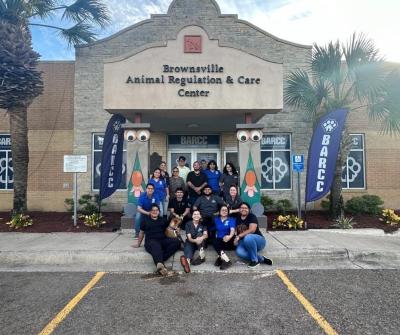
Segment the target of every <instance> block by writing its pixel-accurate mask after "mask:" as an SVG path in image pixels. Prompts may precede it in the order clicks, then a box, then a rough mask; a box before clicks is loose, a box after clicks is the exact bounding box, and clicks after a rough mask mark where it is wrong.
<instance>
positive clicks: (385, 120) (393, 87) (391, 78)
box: [369, 70, 400, 135]
mask: <svg viewBox="0 0 400 335" xmlns="http://www.w3.org/2000/svg"><path fill="white" fill-rule="evenodd" d="M369 116H370V117H371V119H374V120H380V121H381V123H382V128H381V131H382V132H383V133H386V134H391V135H393V134H394V133H397V134H400V72H399V71H398V70H394V71H392V72H390V73H389V74H388V75H387V76H386V78H385V90H384V91H383V92H382V94H381V95H380V97H378V98H377V99H376V100H375V101H374V103H373V104H372V105H371V106H370V108H369Z"/></svg>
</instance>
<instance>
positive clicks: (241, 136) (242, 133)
mask: <svg viewBox="0 0 400 335" xmlns="http://www.w3.org/2000/svg"><path fill="white" fill-rule="evenodd" d="M236 138H237V139H238V140H239V141H240V142H246V141H248V139H249V138H250V134H249V132H248V131H247V130H239V131H238V132H237V134H236Z"/></svg>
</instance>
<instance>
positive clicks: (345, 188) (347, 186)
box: [342, 133, 367, 191]
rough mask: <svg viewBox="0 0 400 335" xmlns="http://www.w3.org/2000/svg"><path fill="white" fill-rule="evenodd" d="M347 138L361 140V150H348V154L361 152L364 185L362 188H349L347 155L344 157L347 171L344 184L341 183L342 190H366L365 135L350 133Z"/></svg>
mask: <svg viewBox="0 0 400 335" xmlns="http://www.w3.org/2000/svg"><path fill="white" fill-rule="evenodd" d="M349 136H361V138H362V149H350V150H349V154H350V152H352V151H357V152H362V157H363V162H362V163H363V164H362V171H363V185H364V187H349V184H350V182H349V178H348V176H349V170H348V159H349V155H347V157H346V169H347V171H346V178H347V180H346V181H345V182H343V181H342V189H343V190H346V191H347V190H349V191H352V190H366V189H367V186H366V174H365V163H366V159H365V134H364V133H351V134H349ZM344 183H346V186H343V184H344Z"/></svg>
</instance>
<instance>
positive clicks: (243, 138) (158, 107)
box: [0, 0, 400, 211]
mask: <svg viewBox="0 0 400 335" xmlns="http://www.w3.org/2000/svg"><path fill="white" fill-rule="evenodd" d="M310 57H311V46H305V45H299V44H296V43H292V42H288V41H284V40H282V39H279V38H277V37H275V36H272V35H270V34H268V33H267V32H265V31H263V30H262V29H260V28H257V27H255V26H254V25H252V24H251V23H249V22H246V21H243V20H240V19H238V17H237V15H225V14H221V12H220V9H219V7H218V5H217V3H216V2H215V1H214V0H202V1H199V0H174V1H172V3H171V5H170V7H169V9H168V12H167V13H166V14H163V15H152V16H151V18H150V19H149V20H145V21H142V22H139V23H137V24H135V25H133V26H131V27H129V28H126V29H124V30H122V31H121V32H119V33H117V34H115V35H113V36H110V37H108V38H106V39H103V40H100V41H97V42H95V43H93V44H90V45H85V46H80V47H78V48H77V49H76V60H75V62H42V63H41V64H40V66H41V69H42V70H43V73H44V81H45V92H44V94H43V95H42V96H41V97H39V98H38V99H36V101H35V102H34V104H33V105H32V107H31V108H30V110H29V129H30V130H29V134H28V138H29V146H30V152H31V159H30V163H29V164H30V165H29V186H28V206H29V208H30V209H31V210H55V211H62V210H65V207H64V204H63V202H64V199H65V198H70V197H72V176H71V175H70V174H67V173H63V156H64V155H66V154H77V155H86V156H87V157H88V172H87V173H81V174H79V176H78V185H79V194H86V193H95V192H97V191H98V189H99V183H100V181H99V177H100V164H101V149H102V145H103V140H104V131H105V128H106V125H107V122H108V121H109V119H110V117H111V115H112V114H120V115H123V116H125V117H126V119H127V122H128V124H129V125H130V126H131V127H132V129H134V130H135V136H136V137H140V136H139V134H140V132H141V131H145V130H146V131H149V138H147V139H146V141H144V142H145V143H144V142H143V143H142V144H141V146H140V148H141V149H138V148H139V147H138V143H139V142H138V141H136V142H135V143H136V144H134V143H132V144H130V143H129V141H125V142H126V143H125V149H124V168H123V172H124V176H125V178H124V180H123V182H122V183H121V185H120V189H119V190H118V191H117V192H115V193H114V194H113V195H112V196H111V197H110V198H109V199H107V203H108V206H107V208H108V209H109V210H121V208H122V207H123V205H124V204H125V203H126V202H127V197H128V195H127V193H129V192H130V191H131V190H130V189H129V181H130V176H131V173H132V168H133V165H134V157H133V156H134V153H135V152H139V153H141V155H142V156H141V166H142V170H143V172H144V176H145V179H146V177H147V175H148V173H149V172H150V171H151V170H152V169H153V168H154V167H156V166H157V165H158V164H159V162H160V161H161V160H165V161H166V162H167V165H168V168H169V170H171V168H172V167H173V166H175V165H176V160H177V158H178V157H179V156H180V155H184V156H185V157H186V158H187V163H188V164H189V165H190V166H191V163H192V162H193V161H195V160H201V159H206V160H210V159H215V160H216V161H217V163H218V166H219V167H220V169H222V167H223V166H224V164H225V163H226V162H228V161H231V162H233V163H234V164H235V165H237V166H238V167H240V172H243V171H245V169H246V166H247V164H248V160H249V155H250V154H251V156H252V160H253V163H254V166H255V169H256V171H257V178H258V181H259V185H260V189H261V190H260V191H261V192H262V193H264V194H267V195H268V196H270V197H272V198H274V199H290V200H291V201H292V202H293V203H296V197H297V182H296V178H297V176H296V175H295V174H294V173H293V172H292V171H291V156H292V155H293V154H304V155H305V157H307V151H308V146H309V143H310V139H311V134H312V124H311V122H310V121H309V120H308V119H307V118H306V116H305V114H304V112H303V111H301V110H295V109H293V108H291V107H288V106H286V105H285V104H284V102H283V87H284V85H285V78H286V76H287V75H288V74H289V72H290V71H293V70H295V69H298V68H303V69H305V68H306V67H307V63H308V61H309V60H310ZM0 120H2V122H1V123H0V136H1V138H0V144H1V146H0V160H1V162H2V165H1V182H2V184H1V185H0V210H9V209H10V208H11V206H12V158H11V156H12V154H11V152H10V150H9V147H8V146H7V144H8V143H9V142H7V135H8V133H7V132H8V120H7V115H5V113H4V112H0ZM348 125H349V130H350V133H351V134H352V138H353V147H352V149H351V152H350V154H349V157H348V160H347V164H346V166H345V167H344V170H343V171H344V172H343V187H344V196H345V198H350V197H352V196H356V195H362V194H376V195H379V196H380V197H382V199H384V201H385V205H386V206H388V207H394V208H399V207H400V180H399V179H398V178H397V176H399V174H400V173H399V172H400V167H399V165H398V164H397V163H396V161H397V157H398V154H400V143H399V141H396V140H394V139H393V138H390V137H386V136H382V135H381V134H379V129H378V127H377V125H376V124H374V123H373V122H371V121H369V119H368V116H367V113H366V112H365V111H362V110H360V109H358V110H354V111H351V112H350V113H349V116H348ZM257 131H261V134H260V135H261V136H260V139H259V140H254V139H255V137H256V135H257ZM144 134H147V133H146V132H145V133H144ZM139 156H140V155H139ZM306 164H307V162H306ZM241 178H242V181H243V180H244V176H243V173H241ZM300 185H301V193H302V198H303V199H304V186H305V173H303V174H302V175H301V184H300ZM317 207H318V204H317Z"/></svg>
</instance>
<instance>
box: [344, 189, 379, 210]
mask: <svg viewBox="0 0 400 335" xmlns="http://www.w3.org/2000/svg"><path fill="white" fill-rule="evenodd" d="M382 205H383V201H382V199H381V198H380V197H378V196H377V195H368V194H366V195H363V196H361V197H354V198H351V199H349V200H348V201H347V202H346V206H345V209H346V211H347V212H348V213H350V214H353V215H358V214H368V215H379V214H380V213H381V212H382V207H381V206H382Z"/></svg>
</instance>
